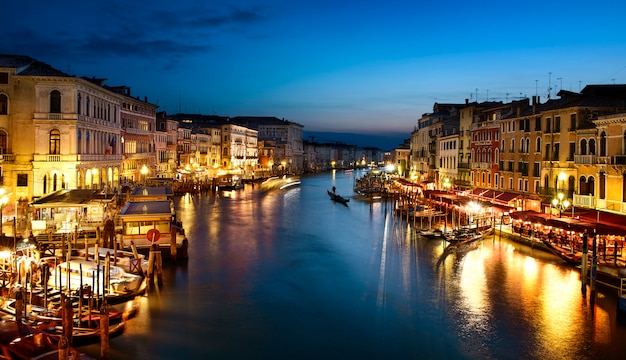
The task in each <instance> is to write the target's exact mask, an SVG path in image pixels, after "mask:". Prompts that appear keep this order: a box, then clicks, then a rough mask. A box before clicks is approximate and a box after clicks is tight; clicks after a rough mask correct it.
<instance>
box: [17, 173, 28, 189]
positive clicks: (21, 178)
mask: <svg viewBox="0 0 626 360" xmlns="http://www.w3.org/2000/svg"><path fill="white" fill-rule="evenodd" d="M17 186H28V174H17Z"/></svg>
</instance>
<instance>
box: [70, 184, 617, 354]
mask: <svg viewBox="0 0 626 360" xmlns="http://www.w3.org/2000/svg"><path fill="white" fill-rule="evenodd" d="M358 176H360V174H359V173H358V172H354V173H350V174H346V173H343V172H337V173H326V174H320V175H314V176H310V177H304V178H303V179H302V184H301V186H300V187H296V188H290V189H286V190H279V191H272V192H263V191H261V190H260V189H259V188H258V186H257V187H255V188H253V187H252V186H249V185H246V188H245V189H244V190H240V191H236V192H228V193H222V194H218V195H206V196H193V197H192V196H184V197H181V198H177V199H176V207H177V212H178V217H179V219H180V220H182V222H183V224H184V226H185V229H186V233H187V236H188V237H189V238H190V244H189V246H190V247H189V260H188V262H187V263H186V264H178V265H175V264H167V265H166V268H165V273H164V280H163V285H162V286H161V287H160V288H158V289H153V290H152V291H151V292H150V293H149V294H148V295H147V296H146V297H144V298H142V299H141V300H140V302H141V309H140V312H139V314H138V316H137V317H135V318H133V319H132V320H130V321H129V322H128V327H127V329H126V332H125V333H124V334H123V335H122V336H120V337H117V338H114V339H112V340H111V353H110V358H111V359H199V358H203V359H380V358H386V359H413V358H420V359H427V358H433V359H435V358H436V359H445V358H447V359H459V358H465V359H513V358H525V359H623V358H624V357H625V356H626V348H625V347H624V344H625V341H626V322H624V321H620V319H617V297H616V295H615V294H614V293H613V292H609V291H603V292H599V293H598V295H597V299H596V300H595V301H594V302H593V303H592V302H591V301H590V300H589V293H587V295H586V296H583V294H582V292H581V284H580V276H579V274H578V272H577V271H575V270H573V269H572V268H571V267H569V266H567V265H565V264H564V263H562V261H561V260H559V259H558V258H556V257H554V256H552V255H550V254H547V253H544V252H542V251H539V250H536V249H530V248H528V247H525V246H522V245H518V244H515V243H511V242H509V241H507V240H504V239H502V240H501V239H499V238H488V239H486V240H484V241H482V242H481V243H480V244H479V245H478V247H477V248H476V249H475V250H472V251H469V252H465V253H459V254H452V255H450V256H448V257H447V258H446V259H445V260H443V261H442V262H441V264H440V266H437V262H438V260H439V258H440V256H441V254H442V253H443V250H444V246H445V244H444V243H442V242H441V241H439V240H426V239H421V238H419V237H418V236H416V235H415V233H414V231H412V229H411V228H410V226H408V225H407V224H406V223H405V222H403V221H402V220H401V219H399V218H397V217H395V216H393V214H392V208H391V204H390V203H384V202H374V203H370V202H367V201H359V200H358V199H356V198H354V196H353V198H352V200H351V201H350V203H349V206H347V207H346V206H343V205H341V204H337V203H333V202H331V201H330V200H329V198H328V196H327V195H326V189H330V188H331V187H332V186H333V185H334V186H336V187H337V192H338V193H339V194H343V195H350V196H352V186H353V184H354V180H355V177H358ZM80 349H81V350H82V351H84V352H86V353H88V354H89V355H92V356H94V357H99V351H100V350H99V345H92V346H88V347H83V348H80Z"/></svg>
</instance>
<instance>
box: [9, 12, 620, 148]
mask: <svg viewBox="0 0 626 360" xmlns="http://www.w3.org/2000/svg"><path fill="white" fill-rule="evenodd" d="M3 13H4V16H3V20H2V23H3V29H2V32H1V33H0V52H2V53H5V54H20V55H28V56H31V57H34V58H36V59H37V60H40V61H43V62H45V63H48V64H50V65H52V66H53V67H55V68H57V69H59V70H62V71H65V72H67V73H69V74H72V75H76V76H88V77H92V76H93V77H97V78H106V79H107V81H106V84H108V85H112V86H116V85H126V86H129V87H131V95H133V96H139V97H140V98H142V99H143V97H144V96H147V97H148V100H149V102H151V103H153V104H157V105H159V107H160V108H159V110H162V111H166V112H167V113H169V114H173V113H177V112H186V113H201V114H207V115H222V116H276V117H278V118H285V119H287V120H290V121H294V122H297V123H300V124H302V125H304V127H305V131H325V132H327V131H331V132H351V133H368V134H378V135H381V134H401V137H404V138H408V137H409V134H410V132H411V131H412V130H413V129H414V127H415V125H416V123H417V119H418V118H420V117H421V115H422V114H424V113H429V112H432V108H433V104H434V103H435V102H439V103H462V102H464V101H465V99H468V100H470V101H475V100H478V101H479V102H480V101H485V100H490V101H505V102H506V101H511V100H515V99H518V98H520V97H531V96H534V95H540V96H541V99H542V101H545V100H546V97H547V95H548V93H550V94H552V95H551V96H552V97H555V94H556V92H558V90H560V89H561V88H563V89H565V90H571V91H579V90H581V89H582V88H584V86H586V85H589V84H612V83H616V84H624V83H626V26H625V25H624V16H625V15H626V1H623V0H615V1H606V0H596V1H578V0H574V1H549V0H548V1H529V2H510V1H490V0H487V1H456V0H455V1H423V0H413V1H395V0H387V1H381V2H376V1H358V2H357V1H340V0H333V1H326V0H316V1H297V0H265V1H261V0H258V1H254V0H237V1H213V0H206V1H201V0H196V1H192V0H177V1H164V0H151V1H128V0H89V1H84V0H82V1H74V0H57V1H35V0H20V1H17V0H9V1H8V3H7V2H5V3H3ZM549 88H551V90H549Z"/></svg>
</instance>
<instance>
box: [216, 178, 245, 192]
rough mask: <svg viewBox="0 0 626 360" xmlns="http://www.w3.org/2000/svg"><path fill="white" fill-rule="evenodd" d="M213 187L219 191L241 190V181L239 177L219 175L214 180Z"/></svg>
mask: <svg viewBox="0 0 626 360" xmlns="http://www.w3.org/2000/svg"><path fill="white" fill-rule="evenodd" d="M215 180H216V181H215V186H216V187H217V189H218V190H220V191H230V190H239V189H243V181H242V180H241V177H239V175H232V174H228V175H221V176H218V177H217V178H216V179H215Z"/></svg>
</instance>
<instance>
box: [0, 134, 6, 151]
mask: <svg viewBox="0 0 626 360" xmlns="http://www.w3.org/2000/svg"><path fill="white" fill-rule="evenodd" d="M6 150H7V133H6V132H5V131H4V130H0V154H6V153H7V151H6Z"/></svg>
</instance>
